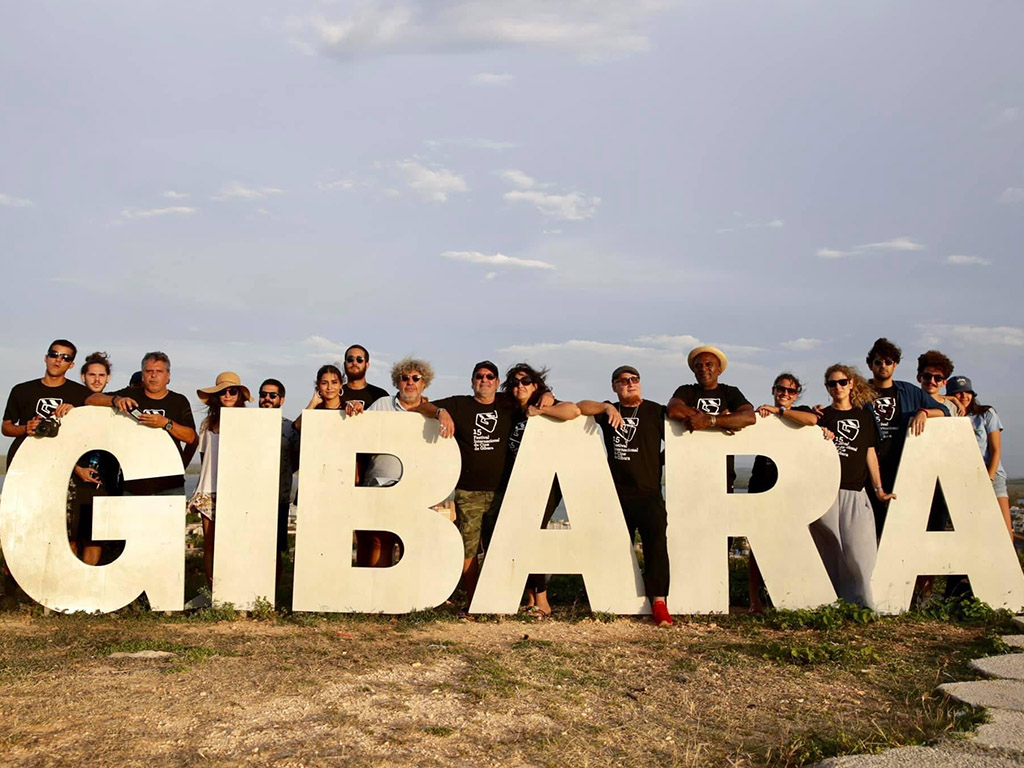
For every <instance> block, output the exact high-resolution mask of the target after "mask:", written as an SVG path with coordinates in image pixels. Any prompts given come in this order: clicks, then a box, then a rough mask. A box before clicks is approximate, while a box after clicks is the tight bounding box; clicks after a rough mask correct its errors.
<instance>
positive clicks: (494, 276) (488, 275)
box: [484, 272, 498, 280]
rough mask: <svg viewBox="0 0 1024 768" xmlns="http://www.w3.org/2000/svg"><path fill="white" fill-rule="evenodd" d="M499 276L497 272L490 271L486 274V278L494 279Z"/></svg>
mask: <svg viewBox="0 0 1024 768" xmlns="http://www.w3.org/2000/svg"><path fill="white" fill-rule="evenodd" d="M497 276H498V273H497V272H488V273H487V274H486V275H484V280H493V279H494V278H496V277H497Z"/></svg>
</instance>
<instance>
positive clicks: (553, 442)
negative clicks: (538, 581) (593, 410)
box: [470, 416, 650, 614]
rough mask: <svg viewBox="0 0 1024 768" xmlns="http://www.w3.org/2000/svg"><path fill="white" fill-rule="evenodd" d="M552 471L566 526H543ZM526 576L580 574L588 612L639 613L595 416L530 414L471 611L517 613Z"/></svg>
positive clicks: (637, 583)
mask: <svg viewBox="0 0 1024 768" xmlns="http://www.w3.org/2000/svg"><path fill="white" fill-rule="evenodd" d="M556 475H557V476H558V483H559V485H560V486H561V488H562V496H563V498H564V500H565V508H566V511H567V513H568V515H569V524H570V526H571V530H550V531H548V530H543V529H541V527H540V525H541V521H542V519H543V517H544V507H545V505H546V504H547V500H548V494H549V493H550V492H551V484H552V482H553V481H554V479H555V476H556ZM531 573H580V574H582V575H583V581H584V583H585V584H586V587H587V598H588V599H589V600H590V607H591V609H592V610H594V611H605V612H608V613H628V614H637V613H641V612H643V611H644V610H646V611H647V612H650V606H649V605H645V603H646V599H645V597H644V587H643V581H642V580H641V578H640V569H639V568H638V567H637V562H636V555H635V553H634V552H633V547H632V545H631V543H630V541H629V531H628V530H627V528H626V521H625V519H624V518H623V516H622V508H621V507H620V506H619V499H618V496H617V495H616V494H615V485H614V484H613V482H612V476H611V471H610V470H609V469H608V460H607V459H606V458H605V451H604V443H603V441H602V439H601V430H600V428H599V427H598V426H597V424H596V423H595V422H594V419H593V418H591V417H587V418H586V419H576V420H574V421H563V422H559V421H554V420H551V419H548V418H547V417H544V416H535V417H533V418H531V419H530V422H529V425H528V426H527V428H526V431H525V432H524V434H523V440H522V443H520V446H519V453H518V455H517V457H516V464H515V469H514V470H513V472H512V478H511V479H510V480H509V484H508V490H507V491H506V493H505V499H504V501H503V502H502V505H501V512H500V514H499V515H498V521H497V525H496V526H495V529H494V535H493V537H492V539H491V545H490V549H488V551H487V557H486V558H485V560H484V565H483V569H482V571H481V573H480V582H479V583H478V584H477V588H476V593H475V595H474V596H473V604H472V606H471V607H470V611H471V612H472V613H515V612H516V610H517V608H518V606H519V600H520V598H521V597H522V594H523V587H524V586H525V585H526V579H527V577H528V576H529V575H530V574H531Z"/></svg>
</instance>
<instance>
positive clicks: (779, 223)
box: [765, 219, 786, 229]
mask: <svg viewBox="0 0 1024 768" xmlns="http://www.w3.org/2000/svg"><path fill="white" fill-rule="evenodd" d="M765 226H766V227H771V228H772V229H782V228H783V227H784V226H786V222H784V221H783V220H782V219H772V220H771V221H769V222H768V223H767V224H765Z"/></svg>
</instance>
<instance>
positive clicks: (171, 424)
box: [164, 419, 174, 432]
mask: <svg viewBox="0 0 1024 768" xmlns="http://www.w3.org/2000/svg"><path fill="white" fill-rule="evenodd" d="M172 429H174V422H173V421H171V420H170V419H168V420H167V423H166V424H164V432H170V431H171V430H172Z"/></svg>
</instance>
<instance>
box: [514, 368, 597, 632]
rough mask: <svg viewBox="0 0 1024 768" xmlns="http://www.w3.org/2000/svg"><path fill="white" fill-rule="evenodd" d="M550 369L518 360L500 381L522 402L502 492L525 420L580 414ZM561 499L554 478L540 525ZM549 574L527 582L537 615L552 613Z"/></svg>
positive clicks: (530, 602)
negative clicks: (558, 394)
mask: <svg viewBox="0 0 1024 768" xmlns="http://www.w3.org/2000/svg"><path fill="white" fill-rule="evenodd" d="M547 373H548V371H547V369H546V368H542V369H540V370H539V371H538V370H535V369H534V368H533V367H531V366H530V365H528V364H526V363H517V364H516V365H513V366H512V367H511V368H509V369H508V372H507V373H506V374H505V382H504V383H503V384H502V385H501V390H502V392H505V393H507V394H509V395H511V396H512V397H514V398H515V400H516V402H517V403H518V404H519V411H520V414H519V417H518V418H517V419H516V421H515V423H514V424H513V425H512V431H511V433H510V434H509V439H508V453H507V454H506V457H507V458H506V461H507V465H506V467H505V476H504V478H503V479H502V483H501V488H500V489H499V493H501V494H504V492H505V487H506V486H507V485H508V481H509V478H510V477H511V475H512V466H513V464H515V460H516V455H517V454H518V452H519V443H520V442H521V441H522V439H523V433H524V432H525V430H526V420H527V419H528V418H529V417H531V416H539V415H542V414H543V415H544V416H551V417H552V418H555V419H559V420H560V421H569V420H570V419H575V418H576V417H577V416H579V415H580V409H579V408H578V407H577V406H576V403H572V402H568V401H566V402H559V401H558V400H555V396H554V395H553V394H552V393H551V390H550V389H549V388H548V385H547V381H546V380H545V379H546V377H547ZM561 500H562V491H561V489H560V488H559V487H558V480H555V482H554V485H553V486H552V488H551V493H550V495H549V496H548V503H547V506H546V507H545V508H544V519H543V522H542V523H541V528H546V527H547V525H548V521H549V520H551V516H552V515H553V514H554V513H555V508H556V507H558V504H559V502H560V501H561ZM549 579H550V576H548V575H545V574H532V575H531V576H530V578H529V579H528V580H527V582H526V606H525V608H526V610H527V611H528V612H531V613H535V614H537V615H538V616H550V615H551V605H550V603H548V580H549Z"/></svg>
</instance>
